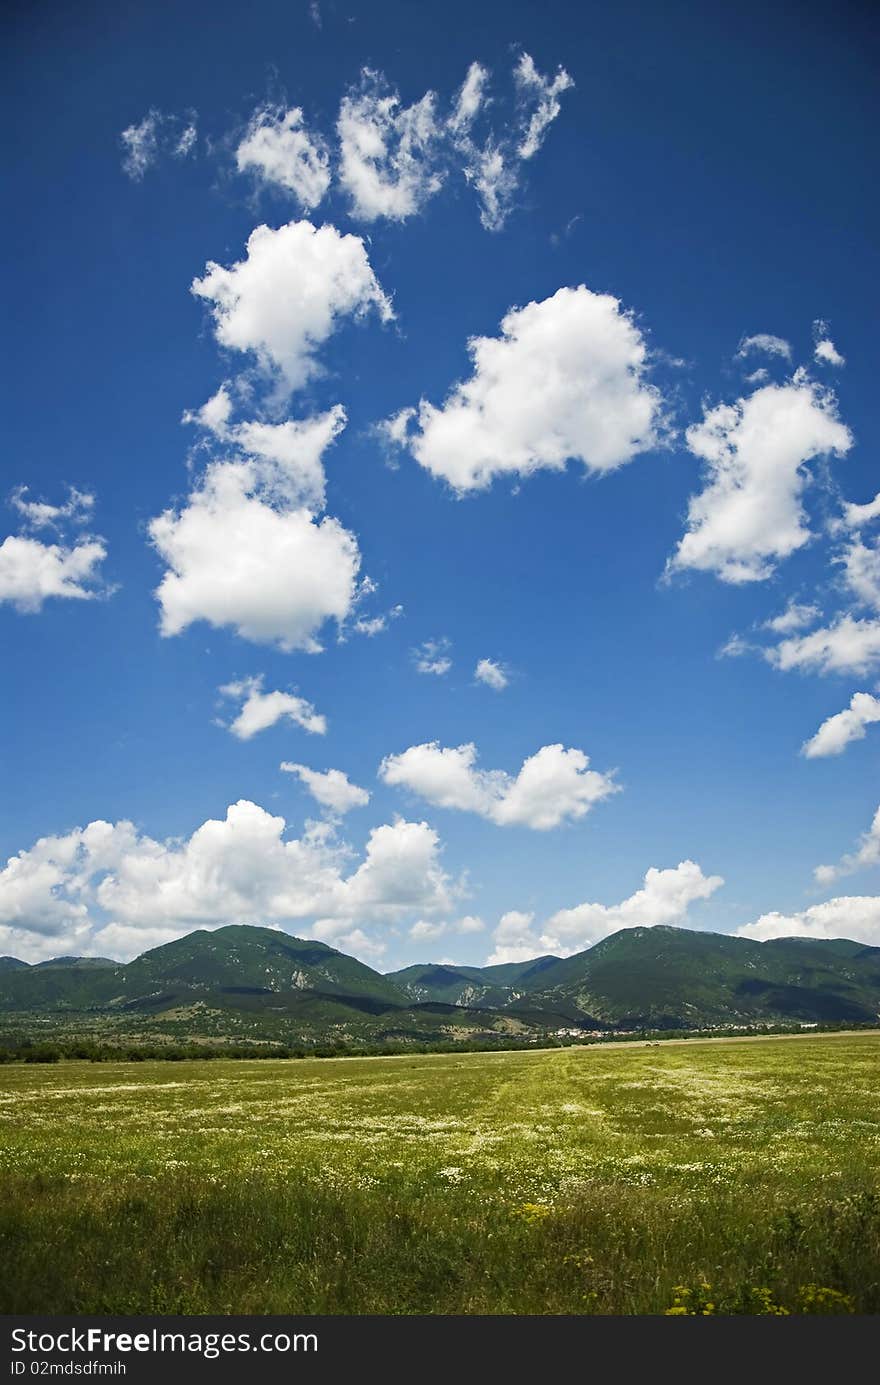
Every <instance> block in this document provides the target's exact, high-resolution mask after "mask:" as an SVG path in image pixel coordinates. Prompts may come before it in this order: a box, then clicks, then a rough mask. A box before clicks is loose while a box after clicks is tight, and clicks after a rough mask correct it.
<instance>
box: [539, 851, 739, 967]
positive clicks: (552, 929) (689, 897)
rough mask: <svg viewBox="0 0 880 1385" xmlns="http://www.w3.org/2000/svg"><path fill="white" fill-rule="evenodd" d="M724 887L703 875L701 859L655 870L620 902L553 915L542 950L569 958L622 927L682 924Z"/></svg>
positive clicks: (582, 906) (715, 878) (580, 906)
mask: <svg viewBox="0 0 880 1385" xmlns="http://www.w3.org/2000/svg"><path fill="white" fill-rule="evenodd" d="M723 884H724V880H723V878H722V877H721V876H720V875H708V876H707V875H704V874H703V872H702V870H701V869H700V867H699V866H698V865H697V863H696V861H681V862H679V864H678V865H677V866H676V867H675V868H674V869H668V870H658V869H657V868H656V867H655V866H652V867H651V868H650V870H648V871H647V872H646V874H645V883H644V885H643V886H642V888H641V889H640V890H636V892H635V894H632V895H630V896H629V898H628V899H624V900H623V901H622V902H621V903H620V904H612V905H607V906H606V905H604V904H578V905H576V906H575V907H574V908H573V909H560V910H559V911H558V913H555V914H553V916H552V917H551V918H549V919H548V920H547V922H546V923H545V925H544V931H543V933H542V936H541V946H542V947H543V948H544V950H545V951H547V950H549V951H550V952H555V953H559V954H560V955H566V956H567V955H568V954H569V953H571V952H579V951H581V950H582V949H583V948H585V947H591V946H592V945H593V943H596V942H598V941H599V939H600V938H605V937H607V936H608V934H609V933H616V932H617V930H618V929H620V928H635V927H651V926H654V925H656V924H672V923H678V922H680V921H681V920H682V919H684V917H685V916H686V914H687V912H688V909H689V908H690V906H691V904H694V903H695V902H696V901H697V900H700V899H708V898H709V897H710V896H711V895H713V894H714V893H715V891H716V890H717V889H719V888H720V887H721V886H722V885H723Z"/></svg>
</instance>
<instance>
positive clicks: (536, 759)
mask: <svg viewBox="0 0 880 1385" xmlns="http://www.w3.org/2000/svg"><path fill="white" fill-rule="evenodd" d="M476 759H477V749H476V746H475V745H473V744H469V745H460V746H458V747H457V748H456V749H453V748H452V747H442V746H440V745H439V744H438V742H437V741H431V742H429V743H427V744H424V745H413V746H410V747H409V749H408V750H405V751H403V753H402V754H400V755H388V756H386V758H385V759H384V760H383V761H382V763H381V765H380V767H379V777H380V779H382V780H383V781H384V782H385V783H386V784H390V785H397V786H399V787H402V788H406V789H409V790H411V791H412V792H413V793H416V794H418V795H419V796H420V797H421V798H424V799H425V800H426V801H427V802H429V803H433V804H435V805H436V806H437V807H439V808H453V809H458V810H460V811H462V812H471V813H478V814H479V815H480V816H481V817H484V818H487V819H488V820H489V821H490V822H494V823H496V824H497V825H498V826H500V827H512V826H522V827H530V828H533V829H535V830H536V831H547V830H549V829H550V828H553V827H558V826H559V825H560V823H562V822H565V821H566V820H572V821H576V820H577V819H579V818H582V817H584V816H585V815H586V814H587V813H588V812H589V811H590V809H591V808H592V807H593V806H594V804H596V803H600V802H601V801H602V799H604V798H607V797H608V796H609V795H610V794H613V793H616V792H617V791H618V785H617V784H615V782H614V778H613V775H612V774H600V773H598V772H597V771H596V770H592V769H589V768H588V766H589V763H590V761H589V757H588V756H587V755H585V754H584V752H583V751H582V750H575V749H571V750H566V749H565V747H564V746H561V745H545V746H542V747H541V749H540V750H538V751H537V752H536V753H535V754H534V755H531V756H530V757H529V758H528V759H526V760H524V761H523V764H522V766H521V768H520V771H519V773H518V774H517V775H516V777H513V776H511V775H509V774H506V773H505V772H504V771H503V770H483V769H478V768H477V766H476Z"/></svg>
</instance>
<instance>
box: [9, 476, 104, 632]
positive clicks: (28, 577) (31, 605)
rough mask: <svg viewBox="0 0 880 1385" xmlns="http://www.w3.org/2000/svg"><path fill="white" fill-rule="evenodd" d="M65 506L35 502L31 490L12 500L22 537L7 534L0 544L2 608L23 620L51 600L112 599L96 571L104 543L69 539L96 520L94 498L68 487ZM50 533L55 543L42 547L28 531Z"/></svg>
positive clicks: (87, 538)
mask: <svg viewBox="0 0 880 1385" xmlns="http://www.w3.org/2000/svg"><path fill="white" fill-rule="evenodd" d="M67 491H68V498H67V500H66V501H65V502H64V504H62V505H51V504H49V503H48V502H46V501H43V500H31V499H29V496H28V487H27V486H17V487H16V488H15V489H14V490H13V491H12V494H11V495H10V497H9V500H10V504H11V506H12V508H13V509H14V510H17V511H18V514H19V515H20V517H21V528H22V529H23V530H24V531H25V532H23V533H20V534H8V535H7V536H6V538H5V539H4V540H3V542H2V543H0V605H2V604H3V603H4V602H8V603H9V604H10V605H11V606H14V607H15V609H16V610H17V611H19V612H21V613H22V614H23V615H33V614H35V613H36V612H38V611H41V610H42V608H43V605H44V603H45V602H46V601H48V600H49V599H50V598H52V597H59V598H64V599H67V600H74V601H91V600H94V599H95V598H96V597H101V596H107V595H109V594H110V591H111V588H109V587H108V586H107V585H106V584H105V583H104V581H103V579H102V577H101V574H100V572H99V571H98V569H99V567H100V565H101V563H102V562H103V561H104V559H105V558H106V556H107V547H106V544H105V542H104V540H103V539H102V538H100V537H97V536H88V535H83V534H81V533H80V535H78V536H77V537H76V538H75V539H72V540H69V539H65V537H64V531H65V530H66V529H67V528H68V527H71V528H73V527H76V528H80V529H81V526H82V525H84V524H86V523H87V522H88V520H89V519H91V516H92V510H93V509H94V504H95V498H94V496H92V495H88V494H87V493H86V492H85V491H79V490H77V489H76V487H75V486H68V488H67ZM41 529H52V530H55V531H56V532H57V533H58V541H57V542H55V543H43V542H42V541H41V540H40V539H36V538H34V537H33V536H32V534H31V533H29V532H27V531H29V530H41Z"/></svg>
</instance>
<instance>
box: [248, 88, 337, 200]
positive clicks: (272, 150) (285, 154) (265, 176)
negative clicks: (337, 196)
mask: <svg viewBox="0 0 880 1385" xmlns="http://www.w3.org/2000/svg"><path fill="white" fill-rule="evenodd" d="M235 161H236V164H237V166H238V171H239V173H247V172H250V173H253V174H254V175H255V176H256V178H257V179H258V181H260V182H262V183H270V184H272V185H274V186H275V187H280V188H283V189H284V191H285V192H289V193H292V194H293V196H294V197H295V198H296V199H297V200H298V201H299V203H300V204H301V206H303V207H304V208H305V209H306V211H311V209H312V208H313V207H317V205H318V203H319V202H321V201H322V200H323V198H324V196H325V194H326V192H327V189H328V188H329V186H330V156H329V153H328V151H327V147H326V144H325V142H324V140H323V139H322V138H321V136H320V135H317V134H313V133H312V132H310V131H309V130H308V129H307V128H306V126H305V122H304V120H303V113H302V110H301V108H300V107H299V106H292V107H291V108H290V109H289V110H285V109H284V107H283V106H262V107H260V108H259V109H258V110H256V111H254V114H253V115H252V117H251V120H250V123H249V125H248V128H247V132H246V134H245V136H244V139H243V140H242V141H241V143H240V144H239V146H238V148H237V150H236V151H235Z"/></svg>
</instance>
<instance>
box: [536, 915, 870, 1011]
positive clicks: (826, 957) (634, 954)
mask: <svg viewBox="0 0 880 1385" xmlns="http://www.w3.org/2000/svg"><path fill="white" fill-rule="evenodd" d="M528 1000H529V1004H530V1006H532V1007H533V1006H535V1005H538V1006H539V1007H542V1008H543V1007H547V1008H559V1007H560V1006H561V1005H562V1004H563V1003H570V1004H573V1005H574V1006H576V1007H577V1009H578V1010H580V1011H581V1012H582V1013H584V1014H590V1015H593V1016H595V1017H596V1018H597V1019H598V1020H600V1021H601V1022H602V1023H604V1024H610V1025H614V1026H616V1027H620V1028H641V1027H646V1026H659V1027H664V1026H673V1027H679V1026H687V1027H694V1026H700V1025H705V1024H730V1023H756V1022H759V1021H763V1020H776V1019H779V1020H798V1021H802V1022H813V1021H817V1022H818V1021H823V1020H843V1021H847V1020H849V1021H866V1020H875V1019H876V1018H877V1016H878V1011H880V948H874V947H864V946H862V945H861V944H858V943H852V942H848V941H844V940H834V941H821V940H814V939H809V938H779V939H774V940H773V941H771V942H764V943H759V942H753V941H752V940H750V939H747V938H733V937H730V936H728V935H726V934H720V933H703V932H694V931H691V930H688V929H684V928H669V927H662V926H660V927H653V928H628V929H624V930H623V931H622V932H620V933H614V934H612V936H611V937H608V938H604V939H603V940H602V942H600V943H597V944H596V946H595V947H592V948H589V949H588V950H587V951H586V952H581V953H577V954H576V955H575V956H573V957H566V958H564V959H563V960H562V961H558V962H556V963H554V964H553V965H552V966H549V967H547V968H546V969H545V970H544V971H543V972H542V973H541V974H540V976H539V977H538V978H537V979H536V982H535V983H534V984H533V986H532V987H531V988H530V990H529V995H528Z"/></svg>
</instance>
